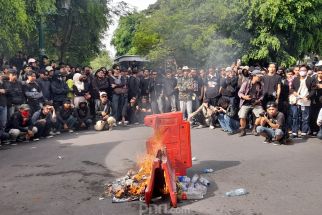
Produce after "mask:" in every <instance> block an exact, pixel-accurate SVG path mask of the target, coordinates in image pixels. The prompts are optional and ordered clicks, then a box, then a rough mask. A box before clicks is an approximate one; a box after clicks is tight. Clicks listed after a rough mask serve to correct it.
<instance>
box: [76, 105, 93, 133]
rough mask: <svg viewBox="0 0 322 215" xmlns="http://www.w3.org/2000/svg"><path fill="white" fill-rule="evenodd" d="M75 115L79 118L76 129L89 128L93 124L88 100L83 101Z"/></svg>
mask: <svg viewBox="0 0 322 215" xmlns="http://www.w3.org/2000/svg"><path fill="white" fill-rule="evenodd" d="M74 116H75V117H76V119H77V124H76V129H78V130H79V129H88V128H89V127H90V126H91V124H92V119H91V115H90V109H89V107H88V105H87V102H85V101H82V102H80V103H79V105H78V107H77V108H76V109H75V112H74Z"/></svg>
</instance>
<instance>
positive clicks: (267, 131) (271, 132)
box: [256, 126, 284, 139]
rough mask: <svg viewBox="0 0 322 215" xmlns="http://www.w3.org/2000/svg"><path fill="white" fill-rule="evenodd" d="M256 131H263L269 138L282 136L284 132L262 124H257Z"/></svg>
mask: <svg viewBox="0 0 322 215" xmlns="http://www.w3.org/2000/svg"><path fill="white" fill-rule="evenodd" d="M256 131H257V132H258V133H259V134H260V133H265V134H266V135H267V136H268V137H269V138H271V139H273V138H274V137H276V136H283V135H284V132H283V131H282V130H281V129H272V128H267V127H264V126H257V128H256Z"/></svg>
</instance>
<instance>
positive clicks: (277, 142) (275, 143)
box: [273, 140, 282, 146]
mask: <svg viewBox="0 0 322 215" xmlns="http://www.w3.org/2000/svg"><path fill="white" fill-rule="evenodd" d="M273 145H274V146H279V145H282V144H281V143H280V142H279V141H277V140H274V142H273Z"/></svg>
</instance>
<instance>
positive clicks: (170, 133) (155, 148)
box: [105, 112, 210, 207]
mask: <svg viewBox="0 0 322 215" xmlns="http://www.w3.org/2000/svg"><path fill="white" fill-rule="evenodd" d="M144 123H145V125H147V126H150V127H153V129H154V134H153V136H152V137H151V138H149V139H148V140H147V142H146V148H147V154H146V155H145V156H143V157H144V159H142V160H141V161H139V162H138V164H139V165H138V166H139V170H138V171H137V172H134V171H129V172H128V173H127V174H126V176H124V177H122V178H119V179H117V180H116V181H114V182H113V183H111V184H109V185H107V188H106V192H105V193H106V194H107V195H109V196H111V197H112V202H114V203H120V202H129V201H137V200H140V201H145V202H146V204H147V205H149V204H150V202H151V199H152V198H154V197H160V196H161V197H164V196H170V200H171V205H172V206H173V207H177V199H179V200H181V199H182V200H186V199H202V198H203V197H204V195H205V194H206V193H207V186H209V185H210V183H209V181H208V180H207V179H205V178H203V177H199V176H198V175H194V176H193V177H192V179H190V178H189V177H187V176H184V175H186V170H187V169H188V168H190V167H191V166H192V158H191V143H190V124H189V122H187V121H184V120H183V117H182V113H181V112H172V113H166V114H157V115H150V116H147V117H145V119H144Z"/></svg>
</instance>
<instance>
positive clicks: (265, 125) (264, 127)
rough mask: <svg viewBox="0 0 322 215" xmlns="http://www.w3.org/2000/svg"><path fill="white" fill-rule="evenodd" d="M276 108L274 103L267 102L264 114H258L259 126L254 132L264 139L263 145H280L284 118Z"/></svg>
mask: <svg viewBox="0 0 322 215" xmlns="http://www.w3.org/2000/svg"><path fill="white" fill-rule="evenodd" d="M277 106H278V105H277V103H276V102H268V103H267V105H266V112H263V113H261V114H260V126H257V128H256V130H257V132H258V133H259V134H260V135H261V136H263V137H265V141H264V143H271V142H272V141H274V145H280V144H282V141H281V140H282V139H283V137H284V131H283V127H284V124H285V116H284V114H283V113H282V112H279V111H278V110H277Z"/></svg>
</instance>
